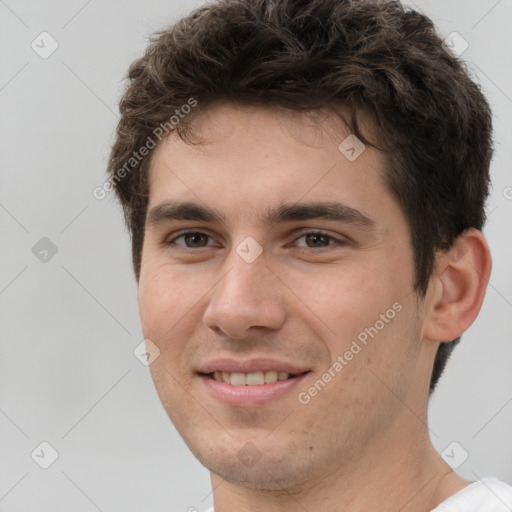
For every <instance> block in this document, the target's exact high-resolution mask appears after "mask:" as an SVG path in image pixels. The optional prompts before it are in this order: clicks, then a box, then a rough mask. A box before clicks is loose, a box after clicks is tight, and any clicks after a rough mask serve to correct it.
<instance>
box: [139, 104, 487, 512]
mask: <svg viewBox="0 0 512 512" xmlns="http://www.w3.org/2000/svg"><path fill="white" fill-rule="evenodd" d="M321 119H322V126H321V127H320V125H319V124H318V123H316V122H315V119H312V118H311V117H307V116H306V115H304V114H301V113H290V112H288V111H284V110H283V109H276V108H272V109H269V108H263V107H247V106H245V107H241V106H235V105H232V104H228V103H219V104H216V105H215V106H212V107H209V108H208V109H207V110H205V111H204V112H202V113H201V114H200V115H199V116H198V117H197V118H195V119H194V121H193V125H192V128H193V133H194V134H196V135H199V136H200V138H201V139H202V140H204V141H205V142H206V144H201V145H188V144H186V143H184V142H183V141H182V140H181V139H179V138H178V137H176V136H174V135H173V136H171V137H169V138H168V139H167V140H165V141H164V142H162V143H161V144H160V145H159V146H158V147H157V148H156V149H155V151H154V153H153V155H152V160H151V165H150V199H149V206H148V211H151V210H152V209H153V208H154V207H156V206H158V205H159V204H161V203H162V202H163V201H166V200H175V201H194V202H196V203H198V204H200V205H203V206H204V205H207V206H209V207H210V208H214V209H216V210H218V211H219V212H222V214H223V215H224V216H225V222H218V223H217V222H213V223H212V222H204V221H191V220H168V221H165V222H160V223H158V224H154V225H151V224H149V223H148V225H147V227H146V234H145V240H144V245H143V253H142V267H141V274H140V280H139V288H138V303H139V311H140V318H141V325H142V330H143V333H144V337H145V338H146V339H150V340H151V341H152V342H153V343H154V344H155V345H157V346H158V348H159V349H160V356H159V357H158V358H157V359H156V360H155V361H154V362H153V363H152V364H151V367H150V368H151V373H152V377H153V379H154V382H155V386H156V389H157V391H158V394H159V396H160V399H161V401H162V404H163V406H164V407H165V410H166V411H167V413H168V415H169V417H170V418H171V420H172V422H173V423H174V425H175V426H176V428H177V430H178V431H179V433H180V434H181V436H182V437H183V439H184V440H185V442H186V443H187V445H188V447H189V448H190V450H191V451H192V452H193V453H194V455H195V456H196V457H197V458H198V459H199V461H200V462H201V463H202V464H203V465H204V466H206V467H207V468H208V469H209V470H210V471H211V478H212V486H213V489H214V505H215V512H228V511H229V510H234V509H236V510H238V511H241V512H244V511H249V510H251V511H260V510H261V511H263V510H264V511H288V512H289V511H303V510H308V511H314V510H320V509H321V510H322V511H324V512H330V511H333V512H334V511H339V510H340V503H342V504H343V510H344V511H345V512H354V511H365V510H368V511H369V510H377V509H378V510H380V511H381V512H386V511H390V512H391V511H394V512H396V511H397V510H401V512H408V511H413V510H414V511H415V512H418V511H428V510H431V509H432V508H434V507H435V506H436V505H438V504H439V503H441V502H442V501H444V500H446V499H447V498H448V497H449V496H451V495H452V494H453V493H455V492H457V491H458V490H460V489H462V488H463V487H465V486H466V485H468V484H469V483H470V482H468V481H465V480H463V479H462V478H460V477H459V476H458V475H456V474H455V473H454V472H453V471H452V470H451V468H449V466H447V465H446V464H445V463H444V461H443V460H442V459H441V457H440V456H439V455H438V454H437V452H436V451H435V449H434V447H433V446H432V443H431V441H430V438H429V432H428V427H427V405H428V385H429V381H430V375H431V371H432V365H433V361H434V356H435V353H436V350H437V347H438V346H439V343H440V342H444V341H450V340H452V339H455V338H456V337H457V336H459V335H460V334H462V332H464V331H465V330H466V329H467V328H468V327H469V326H470V325H471V323H472V322H473V320H474V319H475V317H476V316H477V314H478V312H479V310H480V307H481V304H482V301H483V298H484V294H485V287H486V283H487V281H488V279H489V275H490V271H491V257H490V254H489V249H488V247H487V244H486V242H485V239H484V237H483V235H482V234H481V233H480V232H479V231H477V230H474V229H471V230H468V231H467V232H465V233H464V234H463V236H461V237H459V239H458V240H457V242H456V243H455V244H454V246H453V248H452V250H451V251H449V252H446V253H441V254H438V257H437V259H436V268H435V273H434V275H433V276H432V279H431V281H430V285H429V289H428V292H427V295H426V297H425V299H424V300H420V299H419V298H418V296H417V295H416V293H415V292H414V291H413V282H414V266H413V263H414V262H413V253H412V249H411V246H410V232H409V226H408V223H407V221H406V219H405V217H404V215H403V213H402V211H401V209H400V207H399V206H398V204H397V203H396V201H395V200H394V199H393V198H392V196H391V195H390V193H389V192H388V190H387V189H386V188H385V186H384V182H383V175H384V171H385V160H384V157H383V155H382V154H380V153H378V152H377V151H376V150H373V149H372V148H370V147H367V148H366V149H365V151H364V152H363V153H362V154H361V155H360V156H359V157H358V158H357V159H356V160H354V161H352V162H351V161H349V160H348V159H347V158H345V156H344V155H343V154H342V153H341V152H340V151H339V150H338V144H339V143H340V142H341V141H342V140H343V139H344V138H345V137H346V136H347V135H348V133H347V132H346V131H344V127H343V125H342V124H341V123H340V122H339V120H338V118H337V117H335V116H334V115H333V114H332V113H328V112H327V113H326V112H324V113H323V117H322V118H321ZM366 129H371V127H370V126H369V124H366ZM364 132H365V124H364V123H363V133H364ZM316 201H340V202H343V203H345V204H347V205H349V206H351V207H353V208H356V209H357V210H359V211H361V212H364V214H365V215H367V216H368V217H370V218H371V219H372V220H373V221H374V222H375V227H374V230H373V231H366V230H364V229H362V228H361V227H359V226H355V225H351V224H347V223H341V222H338V221H333V220H326V219H321V218H320V219H311V220H299V221H297V220H293V221H288V222H281V223H278V224H275V225H273V226H271V227H269V226H267V225H266V224H265V223H264V222H263V221H262V220H261V219H260V216H261V215H263V214H264V213H265V212H266V211H267V209H269V208H273V207H275V206H276V205H277V204H279V203H280V202H291V203H296V202H301V203H302V202H316ZM184 229H190V230H191V232H200V233H204V236H201V235H199V238H195V237H192V238H190V237H189V238H187V237H180V238H176V237H177V236H178V234H179V233H178V232H179V231H180V230H184ZM304 230H308V231H309V232H311V231H313V232H314V231H315V230H322V231H325V232H326V233H327V234H328V235H329V236H330V237H331V238H328V237H327V238H322V237H321V238H320V239H318V238H317V239H314V237H313V240H312V239H311V237H309V238H308V237H307V236H304V232H303V231H304ZM206 235H207V236H206ZM247 236H251V237H253V238H254V239H255V240H256V241H257V242H258V243H259V244H260V246H261V247H262V248H263V253H262V254H261V255H260V256H259V257H258V258H256V260H255V261H254V262H252V263H250V264H249V263H247V262H246V261H245V260H244V259H242V258H241V257H240V256H239V254H238V253H237V252H236V249H237V246H239V244H240V243H241V242H242V241H243V240H244V239H245V238H246V237H247ZM196 237H197V235H196ZM338 240H340V241H344V242H345V243H338V242H337V241H338ZM187 245H188V247H187ZM397 302H398V303H399V304H400V305H401V306H402V309H401V310H400V312H399V313H397V314H396V315H395V316H394V318H393V319H392V320H390V321H389V322H387V323H386V324H385V326H384V328H382V329H381V330H380V331H379V332H378V334H377V335H376V336H375V337H374V338H373V339H371V338H370V339H369V341H368V344H367V345H366V346H364V348H363V349H362V350H361V351H360V352H359V353H358V354H357V355H356V356H354V357H353V359H352V360H350V361H349V362H348V364H347V365H346V366H344V368H343V370H342V371H340V372H339V373H337V374H336V376H335V377H334V378H333V379H332V380H331V381H330V382H329V383H328V384H327V385H326V386H325V387H324V388H323V389H322V390H321V391H320V392H318V393H317V394H316V396H314V397H312V398H311V401H310V402H309V403H308V404H306V405H304V404H302V403H300V402H299V401H298V399H297V393H298V392H299V391H304V390H306V391H307V390H308V388H309V387H311V386H312V385H313V384H314V382H315V381H317V380H318V379H319V378H321V376H322V374H324V373H325V372H326V371H327V370H328V369H329V368H330V367H332V364H333V362H334V361H336V359H337V357H338V356H339V355H343V354H344V353H345V352H346V351H347V350H348V349H349V348H350V346H351V343H352V341H353V340H355V339H356V337H357V335H358V334H359V333H360V332H361V331H363V330H364V329H365V328H367V327H369V326H373V325H375V323H376V321H377V320H379V318H380V315H381V314H384V313H385V312H386V311H387V310H389V308H391V307H392V305H393V304H394V303H397ZM229 356H231V357H236V358H237V359H244V358H246V359H248V358H252V357H257V356H269V357H275V358H278V359H280V360H286V361H290V362H292V363H295V364H298V365H301V366H306V367H307V368H309V369H310V370H311V371H310V373H309V374H308V375H306V377H305V378H304V380H303V382H302V383H301V385H300V388H299V389H296V390H294V391H293V392H290V393H287V394H286V395H284V396H282V397H280V398H279V399H276V400H275V401H274V402H271V403H268V404H265V405H260V406H251V407H234V406H231V405H227V404H225V403H223V402H220V401H219V400H218V399H217V398H216V397H214V396H212V395H211V393H210V392H209V391H208V390H207V389H206V387H205V386H204V383H203V381H202V379H201V378H200V377H199V376H198V375H197V374H196V373H195V371H196V370H197V369H198V368H199V367H200V366H201V365H202V364H204V363H205V362H207V361H211V360H213V359H215V358H217V357H229ZM247 442H250V443H252V445H253V446H254V449H255V450H256V453H258V454H259V456H260V458H259V460H258V461H257V462H256V463H255V464H254V465H252V466H251V467H248V466H247V465H246V464H244V463H243V461H242V460H241V458H240V457H239V453H240V450H241V449H242V447H243V446H244V445H245V444H246V443H247ZM242 453H243V452H242ZM383 496H385V498H386V499H385V500H383V499H382V497H383Z"/></svg>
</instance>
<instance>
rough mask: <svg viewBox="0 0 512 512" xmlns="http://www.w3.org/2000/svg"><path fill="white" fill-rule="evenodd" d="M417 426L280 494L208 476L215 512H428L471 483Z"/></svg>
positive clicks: (423, 426)
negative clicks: (461, 475) (456, 472)
mask: <svg viewBox="0 0 512 512" xmlns="http://www.w3.org/2000/svg"><path fill="white" fill-rule="evenodd" d="M417 423H418V424H420V423H421V422H417ZM421 427H422V430H423V432H422V435H419V433H418V432H414V433H413V434H412V435H411V434H410V435H407V438H406V439H405V440H404V437H403V436H399V437H398V438H397V439H395V440H394V442H393V440H392V439H384V440H383V439H379V440H378V441H376V442H374V443H372V444H371V445H369V446H367V449H366V450H365V452H364V453H362V454H360V456H359V457H358V459H357V461H354V460H351V461H350V463H348V462H347V463H346V464H345V465H340V466H339V467H337V468H335V469H334V470H331V471H330V472H326V473H324V474H322V475H318V476H316V477H315V478H310V479H309V480H308V481H307V482H305V483H304V484H303V485H301V486H296V487H290V488H285V487H283V488H282V489H281V490H279V491H276V490H265V489H252V488H246V487H242V486H239V485H234V484H231V483H229V482H227V481H226V480H223V479H222V478H220V477H219V476H217V475H215V474H213V473H212V474H211V479H212V488H213V489H214V504H215V512H229V511H230V510H237V511H239V512H249V511H250V512H254V511H258V510H265V511H266V512H285V511H286V512H304V510H322V511H323V512H339V511H340V507H343V508H342V509H341V510H343V512H356V511H357V512H361V511H373V510H379V511H380V512H396V511H397V510H400V512H413V511H414V512H428V511H430V510H432V509H434V508H435V507H436V506H437V505H439V504H440V503H442V502H443V501H445V500H446V499H447V498H448V497H450V496H451V495H452V494H454V493H455V492H457V491H459V490H461V489H462V488H464V487H465V486H466V485H468V484H469V483H470V482H468V481H466V480H463V479H462V478H460V477H459V476H458V475H456V474H455V473H454V472H453V470H452V469H451V468H450V467H449V466H448V465H447V464H446V463H445V462H444V461H443V460H442V458H441V457H440V456H439V454H438V453H437V452H436V450H435V449H434V447H433V446H432V444H431V442H430V439H429V437H428V432H427V429H426V426H425V425H424V424H423V423H421ZM409 428H410V425H409ZM394 431H395V432H407V430H400V429H399V428H398V429H394ZM263 470H264V469H263Z"/></svg>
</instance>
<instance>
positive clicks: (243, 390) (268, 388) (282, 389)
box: [199, 373, 307, 407]
mask: <svg viewBox="0 0 512 512" xmlns="http://www.w3.org/2000/svg"><path fill="white" fill-rule="evenodd" d="M306 375H307V373H303V374H301V375H299V376H297V377H293V378H292V379H286V380H278V381H276V382H271V383H269V384H259V385H256V386H233V385H231V384H226V383H225V382H219V381H216V380H215V379H212V378H211V377H209V376H208V375H199V377H200V378H201V380H202V381H203V383H204V385H205V386H206V387H207V389H208V390H209V391H210V393H211V394H212V395H213V396H214V397H215V398H217V399H218V400H220V401H221V402H224V403H225V404H228V405H232V406H235V407H246V406H251V405H265V404H268V403H270V402H272V401H274V400H277V399H278V398H281V397H282V396H284V395H286V394H287V393H289V392H291V391H292V390H293V389H294V388H295V387H297V386H298V385H299V384H300V383H301V382H302V381H303V380H304V377H305V376H306Z"/></svg>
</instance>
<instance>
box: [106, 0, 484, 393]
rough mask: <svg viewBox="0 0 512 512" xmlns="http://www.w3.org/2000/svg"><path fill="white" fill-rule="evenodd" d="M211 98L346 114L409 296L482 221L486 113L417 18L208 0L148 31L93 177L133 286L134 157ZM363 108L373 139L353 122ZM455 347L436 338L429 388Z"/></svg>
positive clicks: (362, 6)
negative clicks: (113, 204) (404, 232)
mask: <svg viewBox="0 0 512 512" xmlns="http://www.w3.org/2000/svg"><path fill="white" fill-rule="evenodd" d="M191 100H192V101H193V102H195V105H196V106H195V107H194V109H190V108H189V109H188V110H189V111H190V113H189V114H187V115H185V116H183V115H181V112H182V111H183V110H182V109H184V107H183V106H184V105H187V104H188V105H190V104H191ZM218 101H230V102H234V103H239V104H248V105H272V106H279V107H284V108H287V109H292V110H295V111H301V112H305V113H306V112H314V111H315V110H317V109H322V108H328V109H331V110H333V111H334V106H335V105H344V106H345V107H347V109H348V112H349V114H350V115H349V116H348V117H349V118H348V119H343V121H344V122H345V124H346V125H347V127H348V128H349V129H350V131H351V132H352V133H354V134H355V135H356V136H357V137H358V138H359V139H360V140H361V141H363V143H365V144H367V145H370V146H372V147H375V148H377V149H378V150H380V151H382V152H383V154H384V155H385V156H387V158H386V170H385V171H386V174H385V181H386V186H387V188H388V190H389V191H390V193H391V194H392V196H393V197H394V199H396V201H397V202H398V204H399V205H400V207H401V209H402V211H403V213H404V215H405V218H406V220H407V221H408V224H409V227H410V235H411V246H412V250H413V255H414V262H415V283H414V290H415V292H416V293H417V294H418V297H420V298H424V296H425V294H426V291H427V287H428V283H429V280H430V277H431V275H432V273H433V270H434V263H435V254H436V251H438V250H441V251H445V250H448V249H450V248H451V247H452V245H453V242H454V241H455V239H456V238H457V237H458V236H459V235H461V234H462V233H463V232H464V231H465V230H467V229H469V228H471V227H473V228H476V229H479V230H481V229H482V227H483V225H484V223H485V209H484V208H485V202H486V199H487V197H488V195H489V185H490V178H489V166H490V161H491V158H492V153H493V147H492V146H493V142H492V114H491V110H490V107H489V105H488V103H487V101H486V99H485V97H484V95H483V94H482V92H481V89H480V87H479V86H478V85H477V84H476V83H475V82H474V81H473V80H472V79H471V77H470V74H469V72H468V70H467V69H466V66H465V64H464V62H463V61H462V60H461V59H459V58H457V57H456V56H455V55H453V54H451V53H450V51H449V50H447V49H446V48H445V45H444V44H443V40H442V39H441V37H440V36H439V35H438V34H437V32H436V29H435V26H434V23H433V22H432V21H431V20H430V19H429V18H428V17H426V16H425V15H423V14H421V13H419V12H417V11H415V10H413V9H411V8H408V7H404V6H402V5H401V3H400V2H399V1H394V0H392V1H378V0H367V1H366V0H217V1H214V2H211V3H209V4H206V5H205V6H203V7H201V8H199V9H196V10H195V11H193V12H192V13H191V14H190V15H189V16H187V17H185V18H182V19H180V20H179V21H177V22H176V23H175V24H174V25H172V26H170V27H168V28H166V29H165V30H162V31H159V32H157V33H155V34H154V35H153V36H151V37H150V40H149V45H148V47H147V49H146V51H145V53H144V55H143V56H142V57H141V58H139V59H137V60H136V61H134V62H133V63H132V64H131V66H130V68H129V71H128V84H127V87H126V90H125V92H124V95H123V97H122V99H121V102H120V114H121V117H120V121H119V124H118V127H117V131H116V140H115V143H114V144H113V147H112V151H111V155H110V159H109V162H108V169H107V173H108V175H109V176H110V180H111V185H112V188H114V189H115V193H116V195H117V197H118V199H119V200H120V202H121V205H122V207H123V212H124V218H125V222H126V225H127V227H128V229H129V232H130V235H131V238H132V258H133V266H134V272H135V276H136V278H137V280H138V279H139V276H140V267H141V254H142V246H143V242H144V225H145V218H146V214H147V205H148V190H149V188H148V170H149V163H150V160H151V153H150V154H148V155H147V156H146V157H144V158H140V159H139V158H138V159H137V160H135V159H134V154H135V153H136V152H137V150H138V149H139V148H143V147H144V146H146V147H147V146H148V141H150V140H151V141H153V142H154V140H153V137H152V136H154V135H155V133H158V134H160V133H161V132H162V127H164V126H165V127H166V130H165V131H166V134H168V133H171V132H173V131H176V133H177V134H178V135H179V136H180V137H181V139H182V140H183V141H185V142H187V143H189V144H192V143H193V142H192V139H191V133H190V132H191V125H192V121H193V119H194V116H195V115H196V114H197V113H198V112H200V111H204V110H205V109H207V108H208V107H209V106H210V105H212V104H213V103H214V102H218ZM363 111H364V112H365V113H369V115H370V119H371V123H372V133H374V136H373V138H370V137H369V136H368V134H366V136H365V134H363V133H361V130H360V126H359V125H358V113H361V112H363ZM177 114H180V116H179V117H180V119H179V123H176V124H172V123H171V124H170V123H169V119H170V118H171V117H172V116H175V115H177ZM159 127H160V128H159ZM158 130H160V132H159V131H158ZM161 138H162V137H160V136H159V137H158V139H159V140H158V142H160V139H161ZM141 153H142V152H141ZM146 153H147V151H146ZM128 161H131V168H130V169H128V170H127V169H126V163H127V162H128ZM121 171H124V172H121ZM459 341H460V337H459V338H457V339H455V340H453V341H451V342H448V343H441V344H440V346H439V349H438V352H437V355H436V359H435V362H434V367H433V372H432V377H431V382H430V392H431V393H432V391H433V390H434V388H435V386H436V383H437V381H438V380H439V377H440V376H441V373H442V372H443V370H444V368H445V365H446V361H447V360H448V358H449V356H450V354H451V352H452V350H453V348H454V346H455V345H456V344H457V343H458V342H459Z"/></svg>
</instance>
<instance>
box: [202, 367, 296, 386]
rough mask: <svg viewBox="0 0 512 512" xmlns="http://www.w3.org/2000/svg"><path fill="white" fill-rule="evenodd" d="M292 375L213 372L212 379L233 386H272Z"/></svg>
mask: <svg viewBox="0 0 512 512" xmlns="http://www.w3.org/2000/svg"><path fill="white" fill-rule="evenodd" d="M290 375H291V374H290V373H287V372H276V371H275V370H270V371H268V372H251V373H240V372H213V374H212V377H213V379H214V380H216V381H218V382H224V383H226V384H231V385H232V386H260V385H262V384H271V383H272V382H277V381H278V380H286V379H288V378H290Z"/></svg>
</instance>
